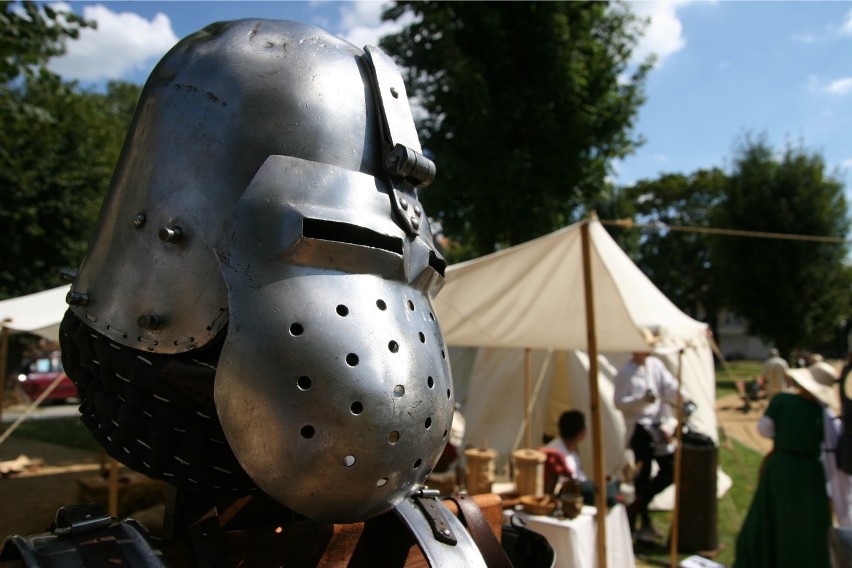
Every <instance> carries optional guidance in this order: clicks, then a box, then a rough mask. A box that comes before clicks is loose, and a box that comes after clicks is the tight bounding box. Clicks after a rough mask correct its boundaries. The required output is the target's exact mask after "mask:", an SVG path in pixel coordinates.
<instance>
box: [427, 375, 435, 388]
mask: <svg viewBox="0 0 852 568" xmlns="http://www.w3.org/2000/svg"><path fill="white" fill-rule="evenodd" d="M426 384H427V385H429V388H430V389H431V388H432V387H434V386H435V379H433V378H432V377H429V378H428V379H426Z"/></svg>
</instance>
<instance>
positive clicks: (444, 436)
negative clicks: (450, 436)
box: [441, 430, 447, 440]
mask: <svg viewBox="0 0 852 568" xmlns="http://www.w3.org/2000/svg"><path fill="white" fill-rule="evenodd" d="M441 437H442V438H443V439H444V440H446V439H447V431H446V430H444V435H443V436H441Z"/></svg>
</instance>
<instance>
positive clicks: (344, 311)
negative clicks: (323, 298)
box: [337, 304, 349, 318]
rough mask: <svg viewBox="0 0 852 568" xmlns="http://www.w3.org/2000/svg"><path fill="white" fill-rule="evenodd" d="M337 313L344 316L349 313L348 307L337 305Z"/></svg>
mask: <svg viewBox="0 0 852 568" xmlns="http://www.w3.org/2000/svg"><path fill="white" fill-rule="evenodd" d="M337 315H339V316H341V317H344V318H345V317H346V316H348V315H349V308H347V307H346V306H344V305H343V304H340V305H339V306H337Z"/></svg>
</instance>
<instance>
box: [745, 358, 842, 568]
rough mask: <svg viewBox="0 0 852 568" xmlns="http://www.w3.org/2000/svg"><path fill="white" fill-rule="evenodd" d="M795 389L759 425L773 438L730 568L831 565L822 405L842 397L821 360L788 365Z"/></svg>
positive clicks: (780, 397)
mask: <svg viewBox="0 0 852 568" xmlns="http://www.w3.org/2000/svg"><path fill="white" fill-rule="evenodd" d="M787 378H789V379H790V380H791V381H792V382H793V384H794V386H795V392H781V393H779V394H777V395H776V396H775V397H774V398H773V399H772V401H771V402H770V403H769V407H768V408H767V409H766V413H765V414H764V416H763V417H761V419H760V421H759V423H758V431H759V432H760V433H761V434H762V435H764V436H766V437H768V438H772V439H773V440H774V443H773V448H772V451H770V452H769V454H768V455H767V457H766V459H765V460H764V465H763V467H762V469H761V473H760V478H759V481H758V485H757V489H756V491H755V493H754V498H753V499H752V502H751V505H750V507H749V511H748V514H747V515H746V518H745V520H744V521H743V524H742V527H741V529H740V534H739V535H738V537H737V543H736V560H735V562H734V567H735V568H743V567H751V566H761V567H763V566H766V567H770V566H772V567H779V568H783V567H786V566H789V567H794V566H796V567H798V566H809V567H822V568H827V567H828V566H829V544H828V529H829V527H830V526H831V511H830V508H829V500H828V497H827V495H826V474H825V471H824V470H823V460H821V454H822V452H821V450H822V444H823V441H824V437H825V416H826V414H825V409H826V408H831V409H836V408H837V407H838V406H839V401H838V398H837V394H836V385H835V381H836V380H837V372H836V371H835V369H834V367H832V366H831V365H829V364H828V363H825V362H819V363H815V364H813V365H811V366H810V367H807V368H805V369H788V370H787Z"/></svg>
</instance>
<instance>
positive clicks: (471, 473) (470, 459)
mask: <svg viewBox="0 0 852 568" xmlns="http://www.w3.org/2000/svg"><path fill="white" fill-rule="evenodd" d="M464 455H465V458H467V492H468V493H470V494H471V495H480V494H483V493H491V486H492V485H493V484H494V470H495V462H496V460H497V450H491V449H484V450H477V449H469V450H465V451H464Z"/></svg>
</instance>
